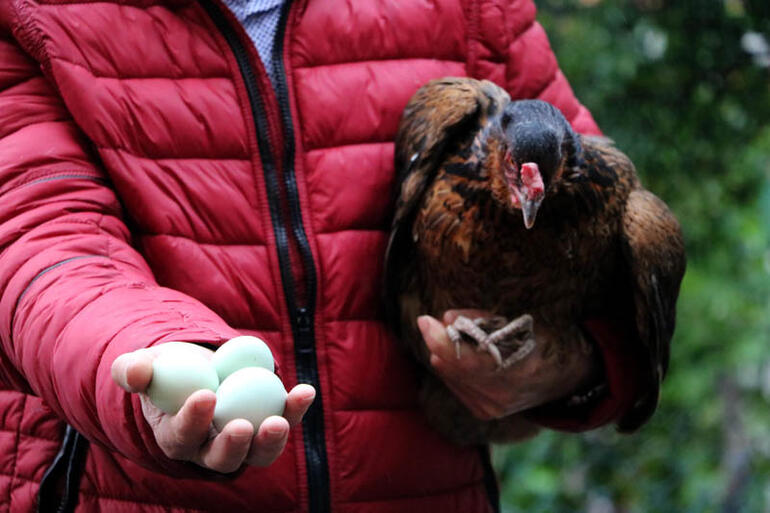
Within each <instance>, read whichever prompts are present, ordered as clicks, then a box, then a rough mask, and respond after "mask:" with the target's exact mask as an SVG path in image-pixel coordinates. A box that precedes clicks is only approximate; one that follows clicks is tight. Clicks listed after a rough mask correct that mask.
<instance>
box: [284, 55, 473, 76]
mask: <svg viewBox="0 0 770 513" xmlns="http://www.w3.org/2000/svg"><path fill="white" fill-rule="evenodd" d="M391 61H392V62H398V61H431V62H446V63H454V64H462V65H463V66H464V65H465V59H464V56H460V57H458V58H457V59H438V58H436V57H434V56H415V57H380V58H375V59H361V60H357V61H342V62H329V63H323V64H310V65H304V66H298V67H294V72H295V73H296V72H297V71H301V70H306V69H316V68H327V67H328V68H331V67H334V66H353V65H358V64H369V63H377V62H391Z"/></svg>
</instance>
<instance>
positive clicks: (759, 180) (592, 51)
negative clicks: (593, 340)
mask: <svg viewBox="0 0 770 513" xmlns="http://www.w3.org/2000/svg"><path fill="white" fill-rule="evenodd" d="M537 5H538V19H539V20H540V22H541V23H542V24H543V25H544V26H545V28H546V31H547V32H548V34H549V37H550V39H551V44H552V46H553V48H554V51H555V52H556V55H557V57H558V59H559V63H560V65H561V67H562V70H563V71H564V73H565V74H566V76H567V78H568V79H569V80H570V83H571V84H572V87H573V88H574V90H575V93H576V94H577V96H578V98H580V100H581V101H582V102H583V103H584V104H585V105H586V106H587V107H588V108H589V109H590V110H591V112H592V113H593V115H594V117H595V118H596V121H597V122H598V123H599V126H600V127H601V128H602V130H603V131H604V132H605V134H606V135H608V136H610V137H612V138H613V139H615V141H616V143H617V145H618V146H619V147H620V148H621V149H622V150H624V151H625V152H626V153H627V154H628V155H629V156H630V157H631V159H632V160H633V161H634V162H635V164H636V166H637V168H638V170H639V173H640V175H641V177H642V180H643V182H644V184H645V185H646V187H647V188H649V189H651V190H652V191H653V192H655V193H656V194H657V195H658V196H660V197H661V198H663V199H664V200H665V201H666V203H668V205H669V206H670V207H671V208H672V209H673V211H674V212H675V213H676V215H677V216H678V218H679V220H680V221H681V223H682V226H683V229H684V234H685V239H686V242H687V252H688V267H687V274H686V276H685V278H684V282H683V284H682V292H681V295H680V297H679V303H678V323H677V330H676V333H675V336H674V340H673V345H672V359H671V365H670V368H669V374H668V377H667V378H666V380H665V382H664V385H663V394H662V399H661V404H660V407H659V409H658V411H657V413H656V414H655V416H654V417H653V419H652V420H651V421H650V422H649V423H648V424H647V425H646V426H645V427H643V428H642V430H641V431H639V432H638V433H636V434H635V435H632V436H628V435H618V434H617V433H615V432H614V430H613V429H611V428H607V429H603V430H598V431H594V432H591V433H587V434H584V435H563V434H557V433H551V432H548V433H543V434H541V435H540V436H538V437H537V438H535V439H534V440H531V441H528V442H525V443H522V444H519V445H516V446H512V447H497V448H496V449H495V454H494V456H495V457H494V461H495V466H496V468H497V470H498V473H499V476H500V478H501V493H502V499H503V511H505V512H522V513H523V512H526V513H538V512H544V513H545V512H547V513H562V512H587V513H637V512H640V513H641V512H643V513H657V512H661V513H668V512H671V513H674V512H676V513H690V512H693V513H705V512H720V513H733V512H746V513H761V512H770V0H676V1H675V0H633V1H632V0H625V1H623V0H537Z"/></svg>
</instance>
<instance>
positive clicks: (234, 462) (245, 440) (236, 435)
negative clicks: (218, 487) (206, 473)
mask: <svg viewBox="0 0 770 513" xmlns="http://www.w3.org/2000/svg"><path fill="white" fill-rule="evenodd" d="M253 437H254V428H253V427H252V425H251V422H249V421H248V420H246V419H235V420H231V421H230V422H228V423H227V425H226V426H225V427H224V429H222V431H221V432H220V433H219V434H218V435H217V436H216V437H214V438H212V439H211V440H209V442H208V443H206V444H205V445H204V446H203V448H202V449H201V450H200V451H199V453H198V456H197V457H196V458H195V459H194V461H195V463H197V464H198V465H201V466H203V467H207V468H210V469H211V470H215V471H217V472H222V473H225V474H226V473H229V472H235V471H236V470H238V468H239V467H240V466H241V465H243V462H244V460H245V459H246V457H247V456H248V454H249V449H250V448H251V440H252V438H253Z"/></svg>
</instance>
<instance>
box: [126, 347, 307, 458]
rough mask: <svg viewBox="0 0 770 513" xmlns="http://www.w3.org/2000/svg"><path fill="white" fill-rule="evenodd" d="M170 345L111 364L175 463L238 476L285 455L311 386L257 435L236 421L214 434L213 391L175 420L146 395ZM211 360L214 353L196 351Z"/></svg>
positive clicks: (200, 394) (293, 394) (292, 395)
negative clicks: (159, 358) (136, 397)
mask: <svg viewBox="0 0 770 513" xmlns="http://www.w3.org/2000/svg"><path fill="white" fill-rule="evenodd" d="M164 345H165V344H159V345H157V346H153V347H150V348H147V349H139V350H137V351H134V352H132V353H126V354H122V355H120V356H119V357H117V358H116V359H115V361H114V362H113V363H112V369H111V370H112V379H113V380H114V381H115V382H116V383H117V384H118V385H120V386H121V387H122V388H123V389H124V390H126V391H127V392H131V393H139V394H140V397H141V401H142V413H144V417H145V419H147V422H148V423H149V424H150V426H151V427H152V430H153V432H154V434H155V440H156V441H157V443H158V446H159V447H160V448H161V450H162V451H163V453H164V454H165V455H166V456H168V457H169V458H171V459H175V460H183V461H191V462H193V463H196V464H198V465H200V466H201V467H205V468H208V469H211V470H215V471H217V472H222V473H228V472H234V471H235V470H237V469H238V468H240V466H241V465H243V464H244V463H245V464H247V465H254V466H260V467H265V466H268V465H270V464H272V463H273V462H274V461H275V460H276V459H277V458H278V456H279V455H280V454H281V452H283V449H284V447H285V446H286V441H287V439H288V437H289V429H290V428H291V427H292V426H294V425H296V424H299V423H300V422H301V420H302V416H303V415H304V414H305V412H306V411H307V409H308V408H309V407H310V404H311V403H312V402H313V399H314V398H315V389H314V388H313V387H312V386H310V385H297V386H295V387H294V388H293V389H291V391H289V395H288V397H287V398H286V409H285V411H284V414H283V417H279V416H272V417H268V418H267V419H265V420H264V422H262V424H261V425H260V426H259V429H258V430H257V432H256V433H254V428H253V427H252V426H251V423H250V422H249V421H247V420H245V419H235V420H232V421H230V422H228V423H227V425H226V426H225V427H224V429H223V430H222V432H220V433H218V434H217V432H216V430H215V429H214V427H213V425H212V423H211V420H212V419H213V417H214V406H215V405H216V395H215V394H214V392H212V391H210V390H198V391H197V392H195V393H193V394H192V395H191V396H190V397H188V398H187V400H186V401H185V403H184V405H183V406H182V408H181V409H180V410H179V412H177V413H176V415H169V414H166V413H164V412H163V411H161V410H160V409H158V408H157V407H156V406H155V405H154V404H152V402H150V399H149V397H147V395H146V394H145V391H146V390H147V386H148V385H149V384H150V380H151V379H152V361H153V359H154V358H155V357H156V356H158V355H159V354H161V353H162V352H163V351H164ZM196 347H198V348H199V350H200V351H201V354H202V355H203V356H204V357H206V358H207V359H210V358H211V356H212V355H213V354H214V353H213V351H211V350H209V349H206V348H205V347H202V346H196Z"/></svg>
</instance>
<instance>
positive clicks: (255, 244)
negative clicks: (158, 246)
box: [139, 232, 267, 247]
mask: <svg viewBox="0 0 770 513" xmlns="http://www.w3.org/2000/svg"><path fill="white" fill-rule="evenodd" d="M139 236H140V237H173V238H177V239H186V240H189V241H192V242H194V243H195V244H197V245H199V246H224V247H228V246H235V247H237V246H243V247H265V246H267V243H266V242H203V241H200V240H198V239H194V238H193V237H190V236H189V235H181V234H178V233H153V232H142V233H140V234H139Z"/></svg>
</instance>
